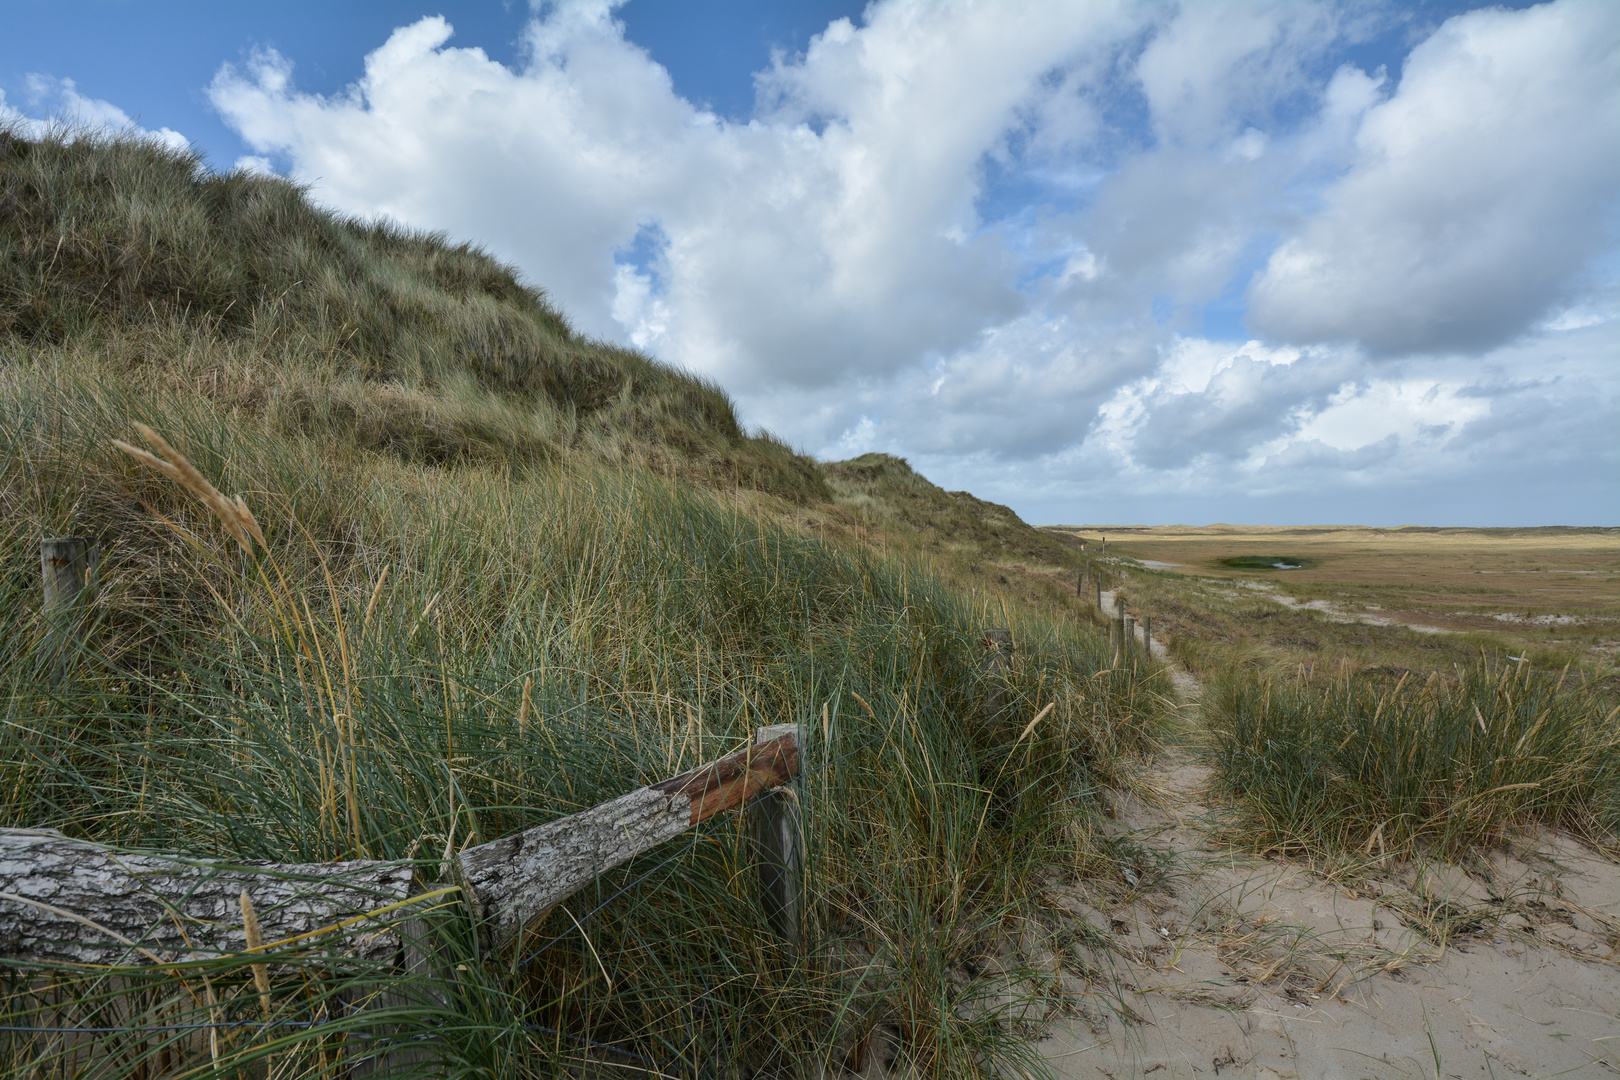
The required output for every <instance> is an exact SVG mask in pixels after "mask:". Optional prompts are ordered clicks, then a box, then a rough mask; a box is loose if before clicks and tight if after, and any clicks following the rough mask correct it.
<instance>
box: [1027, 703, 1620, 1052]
mask: <svg viewBox="0 0 1620 1080" xmlns="http://www.w3.org/2000/svg"><path fill="white" fill-rule="evenodd" d="M1184 680H1185V677H1184V679H1183V681H1184ZM1188 688H1189V689H1191V688H1192V687H1188ZM1154 780H1155V783H1156V786H1157V789H1158V794H1157V797H1155V798H1154V799H1153V801H1152V802H1151V803H1143V802H1140V801H1137V800H1126V801H1124V802H1123V803H1122V805H1120V806H1119V807H1117V812H1116V815H1115V819H1114V821H1113V832H1114V834H1115V835H1114V837H1113V840H1112V843H1113V849H1114V851H1115V852H1116V853H1117V864H1118V874H1117V877H1116V879H1115V880H1114V881H1113V882H1111V883H1108V884H1106V885H1105V886H1102V887H1099V886H1098V885H1097V884H1096V883H1093V882H1087V883H1085V884H1084V885H1083V886H1074V887H1059V888H1053V889H1052V890H1050V892H1049V899H1050V901H1051V903H1052V904H1053V905H1054V906H1056V907H1059V908H1061V909H1063V910H1065V911H1066V912H1068V913H1069V914H1070V915H1071V916H1072V917H1074V918H1076V919H1084V920H1085V922H1086V923H1087V924H1088V925H1089V926H1090V927H1091V928H1092V929H1093V930H1094V931H1095V932H1094V933H1091V934H1087V935H1081V937H1080V941H1079V943H1078V944H1076V945H1074V946H1073V947H1071V948H1069V949H1067V950H1065V952H1064V954H1063V955H1054V956H1052V957H1051V962H1052V964H1053V968H1054V971H1055V973H1057V974H1058V975H1059V977H1060V978H1061V980H1062V982H1063V985H1064V987H1065V989H1066V990H1067V992H1068V994H1069V995H1070V996H1071V999H1072V1001H1073V1002H1074V1008H1073V1010H1072V1011H1073V1013H1075V1014H1076V1015H1074V1016H1073V1017H1071V1018H1067V1019H1062V1020H1059V1021H1057V1022H1055V1023H1050V1024H1049V1025H1048V1027H1047V1028H1046V1038H1045V1039H1044V1041H1043V1042H1042V1044H1041V1046H1042V1051H1043V1055H1044V1056H1045V1058H1046V1060H1047V1061H1048V1062H1049V1063H1050V1064H1051V1065H1052V1067H1053V1068H1054V1070H1055V1071H1056V1072H1057V1074H1058V1075H1059V1076H1060V1077H1063V1078H1065V1080H1068V1078H1087V1080H1091V1078H1104V1077H1106V1078H1112V1080H1124V1078H1126V1077H1148V1076H1151V1077H1154V1078H1155V1080H1172V1078H1192V1077H1231V1078H1254V1080H1277V1078H1283V1077H1297V1078H1316V1077H1322V1078H1332V1077H1346V1078H1363V1077H1365V1078H1377V1080H1384V1078H1396V1077H1430V1078H1434V1077H1451V1078H1463V1077H1475V1076H1477V1077H1482V1078H1495V1077H1501V1078H1506V1077H1520V1076H1525V1077H1551V1076H1562V1077H1604V1076H1608V1077H1614V1076H1620V866H1617V865H1616V864H1615V863H1614V862H1612V861H1610V860H1608V859H1606V858H1603V857H1602V856H1600V855H1598V854H1596V853H1594V852H1592V851H1590V850H1588V849H1586V848H1585V847H1583V846H1582V845H1580V844H1578V843H1576V842H1575V841H1573V840H1571V839H1570V838H1568V837H1565V836H1562V835H1558V834H1554V833H1548V834H1543V835H1540V836H1537V837H1532V838H1527V839H1526V840H1525V841H1523V843H1522V844H1521V846H1520V848H1519V849H1518V850H1515V851H1513V852H1511V853H1495V854H1492V855H1490V856H1488V857H1481V858H1478V859H1475V860H1474V861H1473V862H1472V863H1471V864H1470V865H1468V866H1454V865H1449V864H1444V863H1436V862H1409V863H1406V864H1403V865H1400V866H1386V867H1383V868H1381V869H1375V870H1372V871H1368V872H1363V873H1360V874H1357V875H1355V876H1353V877H1349V876H1347V877H1343V878H1341V879H1340V880H1337V881H1335V880H1327V879H1325V878H1324V877H1323V876H1322V875H1320V874H1318V873H1314V872H1312V870H1310V869H1309V868H1307V867H1305V866H1302V865H1299V864H1297V863H1294V862H1291V861H1288V860H1284V859H1265V858H1260V857H1256V856H1252V855H1247V854H1241V853H1236V852H1234V851H1233V850H1232V849H1231V848H1229V847H1228V846H1227V845H1224V844H1222V843H1221V842H1220V841H1219V840H1218V838H1217V837H1218V826H1217V823H1216V822H1215V821H1214V820H1213V819H1212V815H1211V812H1210V805H1209V803H1210V793H1209V785H1210V780H1211V776H1210V774H1209V771H1208V770H1207V769H1205V768H1204V767H1203V766H1201V765H1199V764H1196V763H1195V762H1194V761H1193V760H1192V759H1191V758H1190V757H1188V756H1186V755H1185V754H1173V755H1170V756H1167V757H1166V758H1165V759H1164V760H1162V761H1161V762H1159V763H1158V765H1157V766H1156V771H1155V776H1154Z"/></svg>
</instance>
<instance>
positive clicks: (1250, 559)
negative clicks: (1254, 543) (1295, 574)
mask: <svg viewBox="0 0 1620 1080" xmlns="http://www.w3.org/2000/svg"><path fill="white" fill-rule="evenodd" d="M1220 565H1222V566H1225V567H1228V568H1230V569H1232V570H1303V569H1304V568H1305V567H1307V566H1310V565H1311V560H1309V559H1301V558H1298V557H1297V556H1294V555H1234V556H1232V557H1231V558H1230V559H1222V560H1221V561H1220Z"/></svg>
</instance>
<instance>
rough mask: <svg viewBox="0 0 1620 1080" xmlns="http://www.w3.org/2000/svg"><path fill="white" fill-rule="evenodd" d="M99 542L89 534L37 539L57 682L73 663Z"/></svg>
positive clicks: (92, 580) (82, 624)
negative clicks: (38, 540)
mask: <svg viewBox="0 0 1620 1080" xmlns="http://www.w3.org/2000/svg"><path fill="white" fill-rule="evenodd" d="M100 556H101V545H100V544H99V543H98V542H97V541H96V539H95V537H91V536H48V537H46V538H44V539H43V540H41V541H40V542H39V571H40V578H41V584H42V585H43V587H44V594H45V603H44V612H45V619H46V622H47V623H48V624H49V626H50V638H49V640H50V648H51V651H52V653H53V654H54V655H53V657H52V664H53V665H54V666H55V668H56V674H55V676H54V678H55V681H56V682H57V683H60V682H62V680H63V679H64V678H66V676H67V672H68V670H69V668H70V667H71V666H72V663H73V654H74V653H75V652H76V651H77V650H78V647H79V635H80V633H81V632H82V630H83V628H84V606H85V601H86V600H88V599H89V594H90V589H91V588H92V586H93V584H94V582H95V577H96V564H97V563H98V562H99V561H100Z"/></svg>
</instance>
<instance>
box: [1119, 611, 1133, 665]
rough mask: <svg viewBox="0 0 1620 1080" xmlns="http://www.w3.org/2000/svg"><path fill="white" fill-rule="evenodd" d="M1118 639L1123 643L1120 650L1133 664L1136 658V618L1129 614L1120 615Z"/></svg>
mask: <svg viewBox="0 0 1620 1080" xmlns="http://www.w3.org/2000/svg"><path fill="white" fill-rule="evenodd" d="M1119 619H1120V631H1119V632H1120V639H1121V640H1122V641H1123V642H1124V643H1125V644H1124V647H1123V648H1121V649H1120V652H1122V653H1124V654H1125V656H1126V657H1127V658H1128V659H1130V660H1131V661H1132V663H1133V665H1134V663H1135V660H1136V620H1135V619H1133V618H1131V617H1130V616H1129V615H1121V616H1120V617H1119Z"/></svg>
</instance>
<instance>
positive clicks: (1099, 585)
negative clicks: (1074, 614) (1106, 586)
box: [1097, 570, 1103, 611]
mask: <svg viewBox="0 0 1620 1080" xmlns="http://www.w3.org/2000/svg"><path fill="white" fill-rule="evenodd" d="M1102 593H1103V588H1102V571H1101V570H1098V571H1097V610H1098V611H1101V610H1102V609H1103V602H1102Z"/></svg>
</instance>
